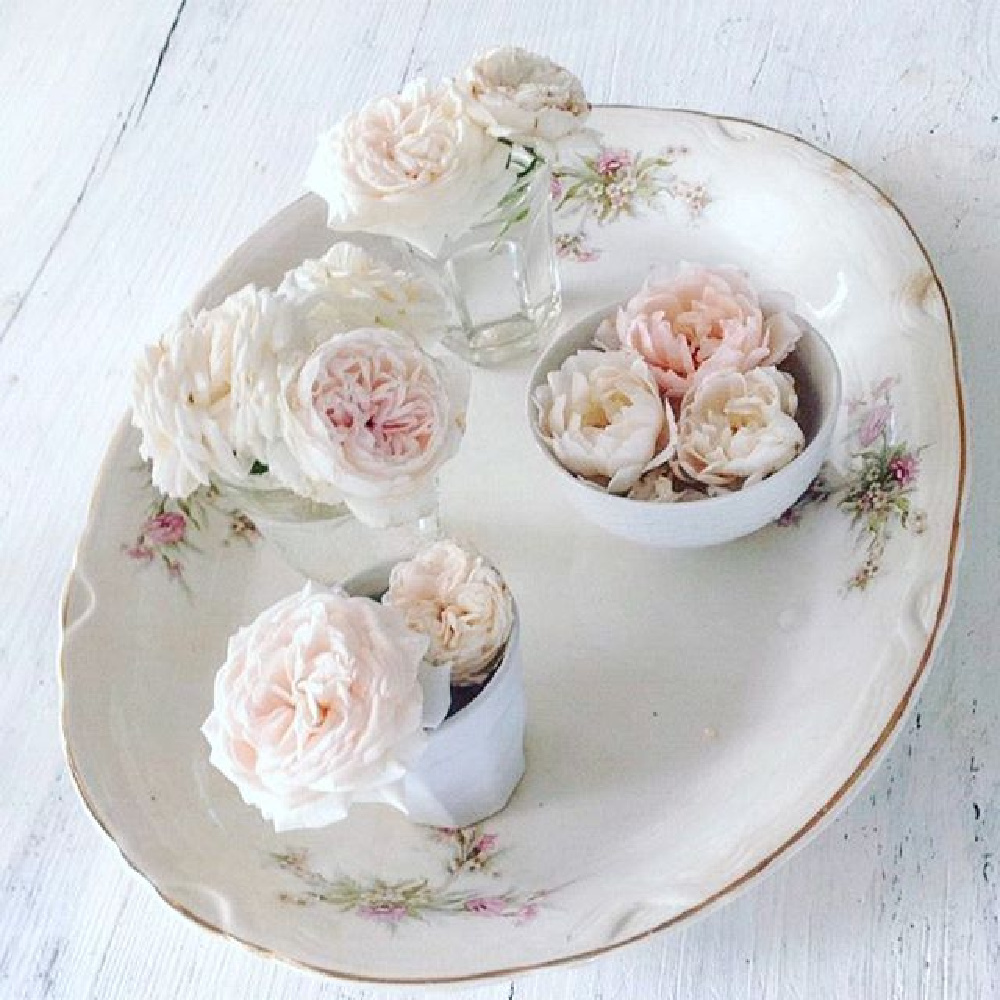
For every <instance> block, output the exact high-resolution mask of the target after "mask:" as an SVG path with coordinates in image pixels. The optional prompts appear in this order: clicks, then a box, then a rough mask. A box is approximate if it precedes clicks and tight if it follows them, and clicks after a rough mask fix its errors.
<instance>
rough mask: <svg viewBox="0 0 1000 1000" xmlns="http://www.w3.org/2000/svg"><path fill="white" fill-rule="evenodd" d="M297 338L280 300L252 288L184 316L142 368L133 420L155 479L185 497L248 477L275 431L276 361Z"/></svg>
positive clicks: (171, 493)
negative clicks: (214, 482)
mask: <svg viewBox="0 0 1000 1000" xmlns="http://www.w3.org/2000/svg"><path fill="white" fill-rule="evenodd" d="M297 336H298V333H297V330H296V327H295V324H294V322H293V320H292V318H291V317H290V316H289V314H288V312H287V311H286V309H285V308H283V306H282V304H281V303H280V302H279V301H278V300H276V299H275V297H274V296H273V295H272V294H271V293H270V292H267V291H261V290H259V289H256V288H254V287H253V286H251V285H247V286H246V287H245V288H242V289H241V290H240V291H238V292H235V293H234V294H233V295H230V296H229V297H228V298H227V299H226V300H225V301H224V302H223V303H222V304H221V305H219V306H216V307H215V308H214V309H206V310H202V311H201V312H200V313H198V315H197V316H193V317H192V316H191V315H190V314H185V315H183V316H182V317H181V318H180V319H179V320H178V321H177V323H176V324H175V325H174V326H173V327H171V328H170V329H169V330H168V331H167V332H166V333H164V334H163V336H162V337H161V338H160V340H159V342H158V343H156V344H153V345H151V346H149V347H147V348H146V350H145V353H144V354H143V356H142V357H141V358H140V360H139V362H138V363H137V365H136V368H135V375H134V380H133V387H132V422H133V424H134V425H135V426H136V427H137V428H139V430H140V431H141V432H142V444H141V446H140V447H141V454H142V456H143V458H145V459H148V460H150V461H151V462H152V476H153V483H154V484H155V485H156V486H157V487H158V488H159V489H160V490H161V491H162V492H163V493H166V494H168V495H169V496H176V497H184V496H187V495H188V494H190V493H192V492H193V491H194V490H195V489H197V488H198V487H199V486H206V485H208V483H209V482H210V480H211V479H213V478H222V479H225V480H228V481H230V482H233V483H238V482H240V481H241V480H243V479H244V478H245V477H246V475H247V474H248V473H249V470H250V467H251V466H252V464H253V462H254V460H255V458H258V457H259V455H260V450H261V449H262V448H263V444H262V442H263V439H264V438H265V437H266V436H267V433H268V430H269V429H270V430H271V431H273V430H274V429H275V428H274V424H273V415H274V413H273V398H274V397H273V391H274V382H273V379H272V372H273V363H272V359H273V357H274V356H275V354H276V353H282V352H283V353H285V354H288V353H289V352H291V349H292V345H293V344H294V343H295V341H296V338H297Z"/></svg>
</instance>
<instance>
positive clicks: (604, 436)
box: [535, 350, 677, 493]
mask: <svg viewBox="0 0 1000 1000" xmlns="http://www.w3.org/2000/svg"><path fill="white" fill-rule="evenodd" d="M535 404H536V406H537V409H538V429H539V432H540V434H541V436H542V438H543V439H544V440H545V441H546V443H547V444H548V446H549V447H550V448H551V449H552V453H553V454H554V455H555V457H556V458H557V459H558V460H559V462H560V463H561V464H562V465H563V466H565V467H566V468H567V469H568V470H569V471H570V472H573V473H575V474H576V475H578V476H582V477H584V478H585V479H589V480H591V481H593V482H596V483H598V484H599V485H601V486H604V487H605V488H606V489H607V490H608V492H610V493H627V492H628V491H629V490H630V489H631V488H632V486H633V485H635V483H636V481H637V480H638V479H639V477H640V476H641V475H642V474H643V473H644V472H647V471H649V470H650V469H653V468H655V467H656V466H658V465H662V464H664V463H665V462H666V461H668V460H669V459H670V458H671V456H672V455H673V452H674V447H675V443H676V436H677V428H676V425H675V423H674V415H673V413H672V412H671V410H670V407H669V406H667V405H665V404H664V402H663V401H662V400H661V399H660V395H659V392H658V391H657V388H656V383H655V381H654V380H653V376H652V375H651V374H650V370H649V367H648V366H647V365H646V362H645V361H643V360H642V358H640V357H638V356H637V355H635V354H633V353H632V352H630V351H592V350H586V351H578V352H577V353H576V354H574V355H572V356H570V357H569V358H567V359H566V360H565V361H564V362H563V364H562V366H561V367H560V368H559V369H558V370H557V371H554V372H549V374H548V378H547V383H546V384H545V385H542V386H539V387H538V388H537V389H536V390H535Z"/></svg>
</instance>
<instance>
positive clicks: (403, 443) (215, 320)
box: [132, 243, 468, 525]
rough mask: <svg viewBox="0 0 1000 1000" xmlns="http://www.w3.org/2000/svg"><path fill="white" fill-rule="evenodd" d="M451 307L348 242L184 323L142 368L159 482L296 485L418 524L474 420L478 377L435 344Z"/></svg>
mask: <svg viewBox="0 0 1000 1000" xmlns="http://www.w3.org/2000/svg"><path fill="white" fill-rule="evenodd" d="M444 310H445V306H444V302H443V300H442V298H441V295H440V294H439V292H438V289H437V287H436V286H435V285H434V284H432V283H431V282H430V281H429V280H425V279H424V278H422V277H419V276H417V275H414V274H412V273H409V272H406V271H402V270H395V269H394V268H392V267H391V266H389V265H388V264H386V263H384V262H382V261H379V260H377V259H376V258H375V257H373V256H371V255H370V254H368V253H367V252H365V251H363V250H362V249H360V248H359V247H357V246H354V245H352V244H350V243H338V244H336V245H334V246H333V247H332V248H331V249H330V250H329V251H328V252H327V253H326V254H325V255H324V256H323V257H321V258H319V259H316V260H307V261H305V262H304V263H302V264H301V265H299V266H298V267H297V268H295V269H294V270H292V271H290V272H289V273H288V274H286V275H285V278H284V280H283V281H282V282H281V284H280V286H279V287H278V288H277V289H276V290H272V289H265V288H257V287H255V286H253V285H247V286H246V287H244V288H242V289H240V290H239V291H237V292H235V293H234V294H232V295H230V296H229V297H228V298H226V299H225V300H224V301H223V302H222V303H221V304H220V305H218V306H216V307H214V308H212V309H203V310H202V311H200V312H199V313H198V314H197V315H191V314H190V313H187V314H185V315H183V316H182V317H181V318H180V319H179V320H178V321H177V323H176V324H175V325H174V326H172V327H171V328H170V329H169V330H167V331H166V333H164V334H163V336H162V337H161V338H160V340H159V341H158V342H157V343H156V344H153V345H151V346H149V347H148V348H147V349H146V351H145V354H144V355H143V357H142V358H141V359H140V361H139V362H138V364H137V366H136V370H135V379H134V385H133V407H132V419H133V423H134V424H135V426H136V427H138V428H139V430H140V431H141V432H142V444H141V451H142V455H143V458H145V459H147V460H149V461H150V462H151V463H152V477H153V482H154V483H155V485H156V486H157V487H158V488H159V489H160V490H161V491H162V492H163V493H165V494H167V495H169V496H173V497H184V496H187V495H189V494H190V493H191V492H193V491H194V490H195V489H197V488H198V487H199V486H207V485H209V484H210V483H222V484H229V485H231V486H237V487H241V486H242V487H245V486H253V487H255V488H284V489H289V490H292V491H294V492H295V493H297V494H299V495H300V496H303V497H306V498H309V499H311V500H316V501H320V502H327V503H341V502H343V503H346V504H347V505H348V506H349V507H350V508H351V509H352V511H353V512H354V513H355V515H356V516H357V517H358V518H360V519H361V520H364V521H366V522H367V523H371V524H375V525H382V524H388V523H396V522H398V521H401V520H407V519H409V518H411V517H413V516H415V515H418V514H419V513H421V512H422V507H423V506H426V502H430V501H426V502H425V497H426V496H427V495H428V494H432V493H433V478H434V475H435V473H436V471H437V469H438V468H439V467H440V466H441V464H442V463H443V462H444V461H446V460H447V459H448V458H450V457H451V456H452V455H453V454H454V452H455V451H456V449H457V447H458V444H459V441H460V439H461V436H462V433H463V429H464V425H465V424H464V421H465V407H466V395H467V388H468V375H467V372H466V371H465V369H464V367H462V366H461V365H459V364H458V363H457V362H456V361H452V360H450V359H443V358H438V357H434V356H432V355H431V354H429V353H428V352H427V350H425V349H424V347H429V346H431V345H432V344H433V342H434V341H435V339H436V338H437V337H439V336H440V333H441V331H443V329H444V325H445V320H444V315H445V313H444ZM421 345H424V346H421Z"/></svg>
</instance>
